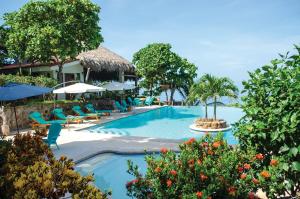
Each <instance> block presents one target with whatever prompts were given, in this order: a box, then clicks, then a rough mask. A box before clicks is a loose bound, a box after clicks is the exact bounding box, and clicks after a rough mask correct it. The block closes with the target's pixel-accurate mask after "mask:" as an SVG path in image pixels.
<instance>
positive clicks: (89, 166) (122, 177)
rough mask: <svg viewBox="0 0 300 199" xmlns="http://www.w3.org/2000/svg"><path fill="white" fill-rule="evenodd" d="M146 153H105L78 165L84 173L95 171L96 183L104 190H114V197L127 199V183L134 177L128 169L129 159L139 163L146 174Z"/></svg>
mask: <svg viewBox="0 0 300 199" xmlns="http://www.w3.org/2000/svg"><path fill="white" fill-rule="evenodd" d="M144 157H145V156H144V155H115V154H103V155H99V156H96V157H94V158H91V159H89V160H87V161H84V162H83V163H80V164H78V165H76V170H77V171H79V172H80V173H81V174H82V175H87V174H92V173H94V177H95V180H96V181H95V185H96V186H97V187H98V188H100V189H101V190H102V191H104V190H112V198H113V199H127V198H129V197H128V196H127V195H126V192H127V190H126V186H125V185H126V183H127V182H128V181H130V180H132V179H133V177H132V176H131V175H129V174H128V173H127V172H126V171H127V169H128V168H127V160H132V161H133V163H134V164H135V165H136V164H137V165H139V168H140V172H141V173H143V174H145V172H146V162H145V161H144Z"/></svg>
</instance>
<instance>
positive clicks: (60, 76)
mask: <svg viewBox="0 0 300 199" xmlns="http://www.w3.org/2000/svg"><path fill="white" fill-rule="evenodd" d="M62 70H63V63H62V62H59V64H58V73H57V79H58V83H63V81H64V80H63V73H62Z"/></svg>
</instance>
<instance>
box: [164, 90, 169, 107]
mask: <svg viewBox="0 0 300 199" xmlns="http://www.w3.org/2000/svg"><path fill="white" fill-rule="evenodd" d="M165 94H166V100H167V104H169V95H168V90H165Z"/></svg>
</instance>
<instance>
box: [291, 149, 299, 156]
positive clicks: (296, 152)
mask: <svg viewBox="0 0 300 199" xmlns="http://www.w3.org/2000/svg"><path fill="white" fill-rule="evenodd" d="M290 153H291V154H293V155H294V156H295V157H296V156H297V154H298V149H297V148H296V147H293V148H291V149H290Z"/></svg>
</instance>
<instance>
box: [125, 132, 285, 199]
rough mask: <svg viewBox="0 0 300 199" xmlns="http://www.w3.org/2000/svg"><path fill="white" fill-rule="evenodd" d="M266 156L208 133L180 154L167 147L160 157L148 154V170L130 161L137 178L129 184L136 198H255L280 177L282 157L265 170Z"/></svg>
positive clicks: (129, 190) (190, 141) (132, 195)
mask: <svg viewBox="0 0 300 199" xmlns="http://www.w3.org/2000/svg"><path fill="white" fill-rule="evenodd" d="M262 160H263V157H261V156H260V154H257V155H256V154H255V153H254V151H253V150H249V151H248V152H243V151H241V150H239V148H238V147H235V148H233V147H231V146H229V145H228V144H227V143H226V141H225V140H223V138H222V134H220V135H218V136H217V137H216V138H215V139H213V138H212V137H211V136H205V137H204V138H201V139H200V140H198V141H196V140H195V139H193V138H192V139H190V140H189V141H187V142H185V143H183V144H181V145H180V153H179V154H176V153H174V152H172V151H169V150H167V149H165V148H163V149H162V150H161V153H160V156H159V157H155V156H153V155H148V156H146V162H147V166H148V167H147V172H146V174H145V175H142V174H141V173H139V169H138V167H137V166H134V165H133V164H132V162H131V161H129V162H128V164H129V169H128V173H129V174H131V175H133V176H134V177H135V179H134V180H132V181H130V182H128V183H127V184H126V187H127V191H128V192H127V194H128V195H129V196H131V197H134V198H149V199H150V198H182V199H193V198H195V199H196V198H205V199H207V198H218V199H221V198H247V197H248V196H249V197H250V198H254V194H253V192H256V191H257V189H258V188H259V187H261V186H266V185H268V184H270V183H272V182H273V181H274V180H276V172H277V171H278V169H279V167H278V165H279V164H281V163H280V160H278V159H276V160H275V159H274V160H273V162H274V161H275V162H276V164H275V163H274V164H272V165H270V166H268V167H266V168H264V169H262V170H260V169H258V168H260V167H261V163H262Z"/></svg>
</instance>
